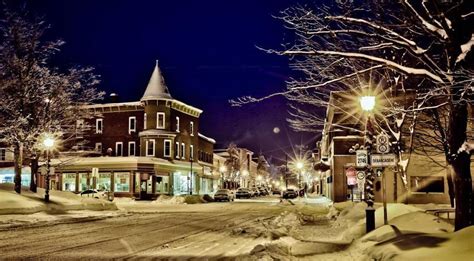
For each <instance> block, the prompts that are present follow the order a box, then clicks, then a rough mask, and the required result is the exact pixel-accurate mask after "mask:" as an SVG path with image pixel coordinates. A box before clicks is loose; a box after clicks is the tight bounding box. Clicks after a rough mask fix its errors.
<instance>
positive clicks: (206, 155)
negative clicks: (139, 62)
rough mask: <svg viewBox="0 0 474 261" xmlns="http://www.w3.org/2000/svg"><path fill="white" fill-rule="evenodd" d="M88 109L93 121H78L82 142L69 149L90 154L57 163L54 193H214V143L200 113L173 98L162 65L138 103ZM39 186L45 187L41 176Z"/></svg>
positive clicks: (215, 182) (53, 181) (59, 160)
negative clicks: (204, 131) (202, 128)
mask: <svg viewBox="0 0 474 261" xmlns="http://www.w3.org/2000/svg"><path fill="white" fill-rule="evenodd" d="M114 98H115V99H117V97H114ZM84 109H85V110H89V111H90V112H91V114H92V115H93V117H92V118H89V119H78V120H77V128H78V133H80V136H79V137H78V138H79V139H78V140H76V142H77V143H75V144H68V145H66V146H70V147H71V148H72V149H75V150H78V153H80V152H83V153H84V152H87V154H88V156H87V157H84V156H81V157H77V156H74V155H70V156H69V157H66V158H60V159H55V160H54V161H53V165H54V166H55V175H54V176H53V178H52V185H53V187H54V188H55V189H58V190H67V191H73V192H81V191H84V190H85V189H88V188H95V189H104V190H109V191H113V192H114V194H115V195H116V196H126V197H132V196H134V197H140V198H154V197H156V196H158V195H160V194H167V195H180V194H191V193H192V194H198V193H199V194H204V193H211V192H213V190H214V188H216V187H217V182H218V181H219V175H218V173H217V172H216V171H215V170H214V169H213V149H214V143H215V141H214V140H213V139H211V138H208V137H206V136H204V135H203V134H201V133H200V132H199V129H200V121H199V118H200V115H201V113H202V110H200V109H198V108H195V107H193V106H190V105H188V104H185V103H183V102H181V101H178V100H176V99H173V98H172V97H171V95H170V92H169V90H168V87H167V86H166V85H165V81H164V79H163V76H162V74H161V72H160V69H159V67H158V64H157V65H156V66H155V68H154V70H153V74H152V76H151V78H150V81H149V83H148V86H147V87H146V90H145V92H144V94H143V97H142V98H141V99H140V101H136V102H122V103H120V102H114V103H106V104H94V105H89V106H85V107H84ZM85 126H91V127H92V128H87V129H86V128H85ZM81 128H85V129H81ZM77 144H81V145H77ZM76 154H77V153H76ZM38 184H39V185H41V186H44V178H43V177H42V176H40V177H39V182H38Z"/></svg>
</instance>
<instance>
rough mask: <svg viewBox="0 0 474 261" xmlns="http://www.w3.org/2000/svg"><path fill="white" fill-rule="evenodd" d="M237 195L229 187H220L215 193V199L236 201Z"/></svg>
mask: <svg viewBox="0 0 474 261" xmlns="http://www.w3.org/2000/svg"><path fill="white" fill-rule="evenodd" d="M234 198H235V195H234V192H233V191H231V190H229V189H219V190H218V191H217V192H216V194H214V200H215V201H229V202H230V201H234Z"/></svg>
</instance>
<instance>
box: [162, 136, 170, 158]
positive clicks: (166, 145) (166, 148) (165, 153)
mask: <svg viewBox="0 0 474 261" xmlns="http://www.w3.org/2000/svg"><path fill="white" fill-rule="evenodd" d="M163 156H165V157H171V140H164V142H163Z"/></svg>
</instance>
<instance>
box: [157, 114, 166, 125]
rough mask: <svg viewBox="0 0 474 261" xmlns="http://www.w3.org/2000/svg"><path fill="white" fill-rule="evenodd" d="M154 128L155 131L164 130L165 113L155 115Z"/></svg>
mask: <svg viewBox="0 0 474 261" xmlns="http://www.w3.org/2000/svg"><path fill="white" fill-rule="evenodd" d="M156 128H157V129H164V128H165V113H164V112H157V113H156Z"/></svg>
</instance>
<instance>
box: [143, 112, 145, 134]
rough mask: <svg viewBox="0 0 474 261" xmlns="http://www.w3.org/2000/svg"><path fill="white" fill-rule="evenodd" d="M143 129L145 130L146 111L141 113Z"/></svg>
mask: <svg viewBox="0 0 474 261" xmlns="http://www.w3.org/2000/svg"><path fill="white" fill-rule="evenodd" d="M143 129H144V130H146V113H144V114H143Z"/></svg>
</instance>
